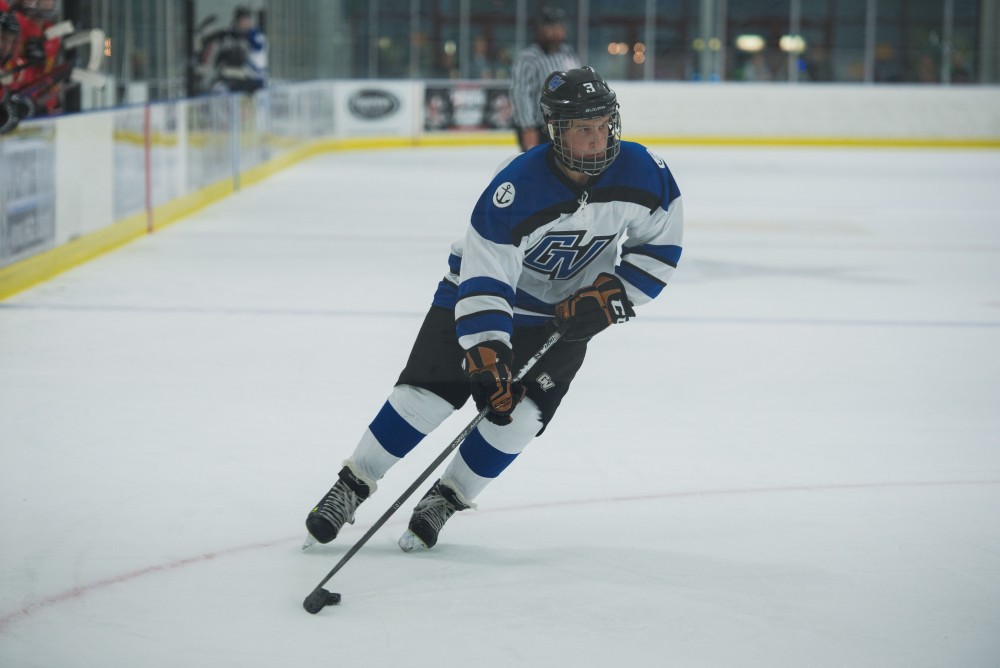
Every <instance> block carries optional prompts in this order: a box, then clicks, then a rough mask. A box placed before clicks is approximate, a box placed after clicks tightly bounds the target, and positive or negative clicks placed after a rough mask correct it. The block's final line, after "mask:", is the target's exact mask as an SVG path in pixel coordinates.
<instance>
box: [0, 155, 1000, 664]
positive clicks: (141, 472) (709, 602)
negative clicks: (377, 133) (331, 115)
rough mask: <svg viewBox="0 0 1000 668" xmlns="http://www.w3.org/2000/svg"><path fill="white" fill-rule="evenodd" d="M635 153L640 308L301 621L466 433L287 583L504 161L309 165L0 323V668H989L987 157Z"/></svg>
mask: <svg viewBox="0 0 1000 668" xmlns="http://www.w3.org/2000/svg"><path fill="white" fill-rule="evenodd" d="M656 150H657V152H658V153H659V154H661V155H662V156H663V157H664V158H665V159H666V160H667V162H668V164H669V165H670V166H671V169H672V170H673V172H674V174H675V175H676V177H677V180H678V182H679V184H680V187H681V191H682V193H683V196H684V200H685V208H686V221H687V225H686V235H685V250H684V256H683V259H682V261H681V264H680V267H679V269H678V271H677V273H676V275H675V280H674V281H673V283H672V284H671V285H670V286H669V287H668V288H667V290H666V291H665V292H664V294H663V295H661V297H660V298H659V299H657V300H656V301H655V302H654V303H652V304H650V305H648V306H646V307H644V308H642V309H640V310H639V317H638V318H637V319H636V320H635V321H634V322H632V323H629V324H627V325H624V326H620V327H615V328H612V329H611V330H609V331H608V332H606V333H603V334H601V335H600V336H599V337H598V338H596V339H595V340H594V342H593V344H592V345H591V348H590V353H589V356H588V363H587V364H586V365H585V366H584V369H583V371H582V372H581V374H580V375H579V376H578V378H577V382H576V384H575V385H574V389H573V392H571V393H570V395H569V397H568V398H567V400H566V402H565V403H564V404H563V407H562V409H561V410H560V413H559V414H558V415H557V417H556V418H555V420H554V421H553V423H552V425H551V426H550V428H549V430H548V431H547V432H546V434H545V435H544V436H542V437H541V438H540V439H538V440H537V441H535V442H534V443H533V444H532V445H531V446H530V447H529V448H528V450H527V451H526V452H525V454H524V455H522V456H521V457H520V458H519V459H518V460H517V461H516V462H515V463H514V464H513V465H512V467H511V468H510V469H508V471H507V472H506V473H505V474H504V476H502V477H501V478H499V479H498V480H497V481H496V482H495V483H494V484H493V485H492V486H490V487H489V488H488V489H487V490H486V492H484V493H483V494H482V495H481V496H480V497H479V498H478V499H477V501H478V503H479V509H478V510H476V511H469V512H465V513H460V514H458V515H456V516H455V518H453V519H452V521H451V522H450V523H449V524H448V526H447V527H446V529H445V531H444V532H443V533H442V539H441V543H440V544H439V545H438V546H437V547H435V548H434V549H433V550H431V551H430V552H427V553H423V554H404V553H402V552H401V551H400V550H399V549H398V547H397V546H396V542H395V541H396V539H397V537H398V536H399V534H400V533H401V532H402V530H403V528H404V527H405V522H406V519H407V518H408V516H409V510H410V508H412V506H413V504H414V503H415V502H416V500H417V496H419V494H422V492H423V490H421V492H420V493H419V494H418V495H417V496H414V497H413V498H412V499H410V500H409V501H408V502H407V503H406V504H405V505H404V507H403V509H401V510H400V511H399V512H398V513H397V514H396V515H395V516H393V518H392V519H391V520H390V522H389V523H388V524H387V525H386V526H385V527H383V529H382V530H381V531H380V532H379V533H378V534H376V535H375V537H374V538H373V539H372V540H371V542H370V543H369V544H368V545H367V546H366V547H365V548H363V549H362V550H361V551H360V552H359V553H358V554H357V556H355V557H354V559H353V560H352V561H350V562H349V563H348V564H347V565H346V566H345V567H344V569H343V570H342V571H341V572H340V573H338V574H337V575H336V576H335V577H334V578H333V580H332V581H331V582H330V583H329V585H328V586H329V588H330V589H331V590H333V591H336V592H340V593H341V594H342V595H343V603H342V604H341V605H340V606H339V607H333V608H327V609H326V610H324V611H322V612H321V613H320V614H318V615H316V616H311V615H309V614H307V613H306V612H305V611H303V609H302V600H303V598H304V597H305V596H306V595H307V594H308V593H309V592H310V591H311V590H312V588H313V587H314V586H315V585H316V584H317V583H318V582H319V581H320V580H321V579H322V578H323V576H325V575H326V573H327V572H328V571H329V569H330V568H332V567H333V565H334V564H335V563H336V561H337V560H338V559H339V558H340V557H341V556H342V555H343V554H344V552H345V551H346V550H347V549H348V548H349V547H350V546H351V545H353V544H354V543H355V541H356V540H357V539H359V538H360V537H361V536H362V535H363V533H364V532H365V531H366V530H367V529H368V528H369V527H370V526H371V524H372V523H373V522H374V521H375V520H376V519H378V517H379V516H380V515H381V514H382V513H383V512H384V511H385V510H386V509H388V508H389V506H390V505H391V504H392V502H393V501H394V500H395V499H396V498H397V497H398V496H399V495H400V494H401V493H402V491H403V490H404V489H405V488H406V487H407V486H408V485H409V484H410V482H411V481H412V480H414V479H415V478H416V477H417V476H418V475H419V474H420V473H421V472H422V471H423V470H424V469H425V468H426V466H427V465H428V464H429V463H430V461H431V460H432V459H433V458H434V457H435V456H436V455H437V454H438V453H440V452H441V451H442V450H443V449H444V447H445V445H447V443H448V442H449V441H450V440H451V439H452V438H453V437H454V436H455V435H456V434H457V433H458V432H459V431H461V429H462V427H463V426H464V425H465V424H466V423H467V422H468V421H469V419H471V417H472V415H473V411H472V410H471V408H470V407H466V409H465V410H463V411H462V412H460V413H458V414H456V416H454V417H453V418H452V419H451V420H450V421H448V422H446V423H445V425H444V426H443V427H442V428H441V429H440V430H439V431H437V432H435V433H434V434H433V435H432V436H431V437H429V438H428V439H427V440H426V441H425V442H424V443H423V444H422V445H421V446H420V447H419V448H418V449H417V450H416V451H414V453H413V454H412V455H411V456H410V457H409V458H407V460H405V461H404V462H402V463H401V464H400V465H398V466H397V467H396V468H395V469H393V470H392V471H391V472H390V474H389V475H388V476H387V477H386V478H385V479H384V480H383V481H382V483H381V484H380V488H379V491H378V493H377V494H376V495H375V496H373V497H372V499H371V500H370V501H368V502H367V503H366V504H365V505H364V506H362V507H361V509H360V510H359V513H358V521H357V524H356V525H354V526H353V527H349V528H348V529H347V530H345V531H344V532H343V534H342V536H341V537H340V538H339V539H338V540H337V541H336V542H334V543H331V544H330V545H327V546H318V547H315V548H313V549H312V550H310V551H308V552H305V553H303V552H301V551H300V549H299V546H300V544H301V542H302V539H303V537H304V528H303V520H304V518H305V514H306V512H307V511H308V510H309V509H310V508H311V507H312V505H313V504H314V503H315V502H316V501H317V500H318V499H319V497H320V496H322V494H323V493H324V492H325V491H326V489H327V488H328V487H329V486H330V485H331V484H332V483H333V481H334V479H335V475H336V472H337V470H338V469H339V467H340V463H341V461H342V460H343V459H344V458H345V457H346V456H347V455H348V454H350V452H351V450H352V449H353V447H354V444H355V442H356V440H357V438H358V437H359V436H360V435H361V433H362V431H363V430H364V429H365V428H366V426H367V424H368V422H369V421H370V420H371V418H372V417H373V416H374V414H375V412H376V411H377V410H378V409H379V407H380V406H381V405H382V403H383V401H384V399H385V397H386V395H387V394H388V392H389V390H390V389H391V385H392V383H393V382H394V381H395V378H396V376H397V374H398V372H399V370H400V369H401V367H402V364H403V363H404V361H405V359H406V356H407V354H408V351H409V345H410V343H411V341H412V339H413V336H414V335H415V333H416V329H417V327H418V326H419V324H420V321H421V318H422V316H423V313H424V311H425V310H426V307H427V306H428V304H429V302H430V298H431V295H432V293H433V290H434V287H435V285H436V283H437V281H438V279H439V278H440V277H441V275H442V274H444V273H445V271H446V266H447V265H446V261H447V253H448V245H449V243H450V242H451V241H452V240H454V239H456V238H458V237H459V236H461V235H462V234H463V233H464V229H465V227H466V225H467V221H468V217H469V212H470V210H471V208H472V205H473V203H474V201H475V199H476V198H477V197H478V195H479V193H480V192H481V190H482V189H483V188H484V187H485V185H486V184H487V182H488V181H489V179H490V178H491V176H492V174H493V171H494V169H495V167H496V166H497V164H498V163H499V162H500V161H501V160H502V159H503V158H504V157H505V156H506V155H507V154H508V153H509V151H508V150H506V149H502V148H489V149H484V148H468V149H462V148H457V149H413V150H401V151H378V152H365V153H338V154H329V155H325V156H321V157H318V158H315V159H313V160H311V161H309V162H304V163H300V164H298V165H296V166H293V167H291V168H289V169H287V170H285V171H283V172H281V173H279V174H277V175H275V176H273V177H271V178H269V179H268V180H266V181H264V182H262V183H260V184H258V185H256V186H253V187H250V188H247V189H244V190H243V191H241V192H239V193H238V194H236V195H234V196H232V197H230V198H227V199H225V200H224V201H222V202H219V203H218V204H216V205H213V206H211V207H209V208H206V209H204V210H202V211H201V212H199V213H197V214H196V215H194V216H191V217H189V218H187V219H185V220H183V221H180V222H179V223H177V224H176V225H173V226H170V227H168V228H166V229H164V230H162V231H159V232H157V233H156V234H153V235H151V236H148V237H145V238H142V239H140V240H138V241H136V242H133V243H131V244H129V245H127V246H125V247H123V248H121V249H120V250H118V251H116V252H114V253H111V254H109V255H106V256H104V257H101V258H98V259H97V260H94V261H92V262H90V263H88V264H86V265H84V266H81V267H79V268H77V269H74V270H72V271H70V272H67V273H65V274H63V275H61V276H58V277H56V278H55V279H53V280H51V281H49V282H46V283H44V284H42V285H39V286H37V287H36V288H34V289H31V290H28V291H26V292H23V293H21V294H20V295H18V296H16V297H14V298H12V299H9V300H8V301H6V302H3V303H0V441H2V444H0V457H2V460H0V508H2V512H0V546H2V549H0V666H3V667H4V668H83V667H91V666H93V667H97V666H100V667H101V668H117V667H126V666H127V667H138V666H141V667H143V668H160V667H163V668H167V667H169V668H174V667H179V666H184V667H186V668H202V667H205V668H208V667H211V668H218V667H220V666H239V667H242V668H256V667H268V668H270V667H284V666H317V665H318V666H322V665H330V666H333V665H336V666H351V667H355V668H358V667H367V666H416V667H422V666H442V665H443V666H468V667H476V668H490V667H501V666H502V667H505V668H506V667H508V666H531V667H536V666H538V667H550V666H551V667H560V668H561V667H565V666H574V667H591V666H594V667H598V666H599V667H602V668H603V667H606V666H609V665H619V666H622V665H629V666H720V667H722V666H726V667H728V666H740V667H743V666H766V667H769V668H772V667H775V666H795V667H800V666H819V667H826V666H852V667H854V666H864V667H869V666H870V667H873V668H874V667H878V668H884V667H886V666H906V667H908V668H912V667H916V666H944V667H957V666H962V667H963V668H968V667H978V666H983V667H987V666H993V667H995V666H998V665H1000V152H996V151H993V152H988V151H978V152H977V151H964V152H949V151H920V150H900V151H893V150H872V151H868V150H861V149H847V150H836V149H831V150H815V149H774V150H770V149H768V150H765V149H752V150H751V149H731V148H729V149H723V148H683V149H679V148H672V147H668V146H662V147H656ZM424 487H425V488H426V485H425V486H424Z"/></svg>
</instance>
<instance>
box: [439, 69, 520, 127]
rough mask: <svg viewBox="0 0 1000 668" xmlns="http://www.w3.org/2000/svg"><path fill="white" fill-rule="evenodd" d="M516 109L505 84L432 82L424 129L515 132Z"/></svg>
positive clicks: (488, 82)
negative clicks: (513, 130) (512, 130)
mask: <svg viewBox="0 0 1000 668" xmlns="http://www.w3.org/2000/svg"><path fill="white" fill-rule="evenodd" d="M513 127H514V108H513V106H512V105H511V102H510V93H509V90H508V84H507V83H506V82H503V81H429V82H427V88H426V89H425V91H424V130H426V131H428V132H434V131H438V130H444V131H449V130H459V131H461V130H511V129H513Z"/></svg>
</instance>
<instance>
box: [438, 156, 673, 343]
mask: <svg viewBox="0 0 1000 668" xmlns="http://www.w3.org/2000/svg"><path fill="white" fill-rule="evenodd" d="M550 148H551V145H549V144H543V145H542V146H537V147H535V148H533V149H531V150H530V151H527V152H525V153H523V154H521V155H519V156H518V157H516V158H515V159H514V160H512V161H511V162H510V163H509V164H507V165H506V166H505V167H503V168H502V169H501V170H500V171H499V172H498V173H497V175H496V176H495V177H494V178H493V181H492V182H490V185H489V186H488V187H487V188H486V190H484V191H483V194H482V196H481V197H480V198H479V201H478V202H477V203H476V206H475V208H474V209H473V212H472V224H471V225H470V226H469V229H468V232H467V233H466V236H465V239H464V240H462V241H458V242H456V243H454V244H453V245H452V248H451V256H450V258H449V270H450V271H449V274H448V275H446V276H445V277H444V279H443V280H442V281H441V283H440V285H439V286H438V291H437V293H436V294H435V296H434V304H435V305H437V306H445V307H448V308H454V309H455V327H456V332H457V334H458V342H459V344H460V345H461V346H462V347H463V348H465V349H468V348H471V347H472V346H474V345H476V344H478V343H480V342H482V341H486V340H498V341H503V342H504V343H506V344H507V345H510V338H511V334H512V333H513V329H514V325H518V326H522V325H528V326H530V325H541V324H544V323H545V322H547V321H548V320H550V319H552V317H553V315H554V312H555V305H556V304H558V303H559V302H560V301H562V300H563V299H565V298H566V297H569V296H570V295H571V294H573V293H574V292H576V291H577V290H578V289H580V288H582V287H584V286H588V285H591V284H593V282H594V281H595V280H596V279H597V276H598V274H600V273H602V272H608V273H612V272H613V273H615V274H616V275H617V276H618V278H620V279H621V280H622V282H623V283H624V285H625V289H626V291H627V293H628V298H629V299H630V300H631V301H632V303H633V304H634V305H636V306H638V305H641V304H644V303H646V302H648V301H649V300H651V299H653V298H654V297H656V296H657V295H658V294H659V293H660V291H661V290H663V288H664V286H665V285H666V284H667V282H668V281H669V279H670V276H671V275H672V274H673V271H674V268H675V267H676V266H677V263H678V261H679V260H680V256H681V241H682V232H683V225H684V223H683V219H684V213H683V206H682V203H681V195H680V190H679V189H678V187H677V183H676V182H675V181H674V178H673V176H672V175H671V173H670V170H669V169H668V168H667V165H666V163H665V162H664V161H663V159H661V158H660V157H658V156H656V155H655V154H653V153H651V152H650V151H649V150H648V149H646V148H645V147H644V146H642V145H641V144H636V143H634V142H624V141H623V142H622V144H621V153H620V154H619V155H618V157H617V159H615V161H614V162H613V163H612V164H611V166H610V167H609V168H608V169H607V170H606V171H605V172H604V173H603V174H601V175H600V176H598V177H596V178H594V179H591V180H590V181H589V182H588V184H587V185H586V186H580V185H578V184H574V183H573V182H572V181H570V180H569V179H568V178H567V177H566V175H565V174H563V173H562V171H561V170H560V169H559V167H558V166H557V165H556V163H555V158H554V156H553V155H552V151H551V150H550Z"/></svg>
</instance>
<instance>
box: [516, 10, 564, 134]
mask: <svg viewBox="0 0 1000 668" xmlns="http://www.w3.org/2000/svg"><path fill="white" fill-rule="evenodd" d="M578 67H580V58H579V57H578V56H577V55H576V51H574V50H573V47H571V46H570V45H568V44H566V13H565V12H564V11H563V10H561V9H558V8H552V7H543V8H542V10H541V11H540V12H539V15H538V22H537V25H536V29H535V43H534V44H532V45H531V46H529V47H528V48H526V49H524V50H523V51H521V52H520V53H519V54H517V58H516V59H515V60H514V68H513V70H512V71H511V82H510V99H511V102H512V103H513V105H514V131H515V132H517V142H518V144H520V145H521V150H522V151H527V150H528V149H529V148H532V147H534V146H537V145H538V144H541V143H542V142H545V141H548V136H547V134H546V132H545V123H544V122H543V121H542V112H541V109H539V107H538V98H539V96H540V95H541V92H542V83H543V82H544V81H545V77H547V76H548V75H549V74H551V73H552V72H565V71H566V70H571V69H575V68H578Z"/></svg>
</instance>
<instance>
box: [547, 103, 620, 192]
mask: <svg viewBox="0 0 1000 668" xmlns="http://www.w3.org/2000/svg"><path fill="white" fill-rule="evenodd" d="M577 120H582V119H578V118H559V119H556V118H549V119H548V122H547V123H546V127H547V129H548V132H549V138H550V139H552V148H553V150H554V151H555V153H556V158H558V159H559V162H561V163H562V164H563V165H565V166H566V167H568V168H570V169H571V170H573V171H574V172H582V173H583V174H586V175H588V176H597V175H598V174H600V173H602V172H603V171H604V170H606V169H607V168H608V167H610V166H611V163H612V162H614V161H615V158H617V157H618V152H619V151H621V141H622V122H621V115H620V114H619V113H618V105H617V104H616V105H615V108H614V110H613V111H612V112H611V114H610V115H609V116H608V142H607V145H606V146H605V147H604V153H603V154H597V155H595V156H591V157H586V158H581V157H578V156H574V155H573V152H572V151H571V150H570V145H569V144H570V140H569V136H568V133H569V131H570V128H571V127H572V126H573V121H577Z"/></svg>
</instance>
